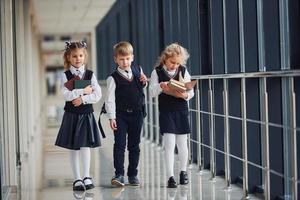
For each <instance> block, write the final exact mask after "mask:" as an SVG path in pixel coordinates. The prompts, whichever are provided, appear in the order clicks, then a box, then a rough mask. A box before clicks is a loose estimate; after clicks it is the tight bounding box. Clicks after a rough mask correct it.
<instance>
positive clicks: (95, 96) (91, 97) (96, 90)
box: [81, 74, 102, 104]
mask: <svg viewBox="0 0 300 200" xmlns="http://www.w3.org/2000/svg"><path fill="white" fill-rule="evenodd" d="M91 85H92V88H93V92H92V93H91V94H88V95H84V96H82V97H81V99H82V102H83V104H92V103H97V102H98V101H99V100H100V99H101V96H102V93H101V88H100V85H99V84H98V81H97V79H96V76H95V74H93V76H92V79H91Z"/></svg>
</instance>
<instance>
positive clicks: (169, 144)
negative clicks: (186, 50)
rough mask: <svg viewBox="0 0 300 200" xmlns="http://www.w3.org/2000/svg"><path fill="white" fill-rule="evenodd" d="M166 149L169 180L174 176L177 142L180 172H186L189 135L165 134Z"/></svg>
mask: <svg viewBox="0 0 300 200" xmlns="http://www.w3.org/2000/svg"><path fill="white" fill-rule="evenodd" d="M163 140H164V147H165V158H166V169H167V176H168V178H169V177H171V176H174V150H175V142H176V145H177V149H178V157H179V163H180V166H179V169H180V171H186V166H187V161H188V146H187V134H183V135H176V134H172V133H164V137H163Z"/></svg>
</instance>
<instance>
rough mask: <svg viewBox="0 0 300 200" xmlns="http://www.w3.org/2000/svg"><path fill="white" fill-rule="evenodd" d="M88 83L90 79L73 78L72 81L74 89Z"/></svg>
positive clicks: (83, 86)
mask: <svg viewBox="0 0 300 200" xmlns="http://www.w3.org/2000/svg"><path fill="white" fill-rule="evenodd" d="M88 85H91V80H75V81H74V89H83V88H85V87H86V86H88Z"/></svg>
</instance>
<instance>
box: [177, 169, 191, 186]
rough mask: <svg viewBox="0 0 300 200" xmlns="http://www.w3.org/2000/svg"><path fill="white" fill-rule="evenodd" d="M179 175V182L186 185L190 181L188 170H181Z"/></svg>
mask: <svg viewBox="0 0 300 200" xmlns="http://www.w3.org/2000/svg"><path fill="white" fill-rule="evenodd" d="M179 177H180V179H179V182H180V184H181V185H186V184H188V183H189V177H188V174H187V172H186V171H181V172H180V175H179Z"/></svg>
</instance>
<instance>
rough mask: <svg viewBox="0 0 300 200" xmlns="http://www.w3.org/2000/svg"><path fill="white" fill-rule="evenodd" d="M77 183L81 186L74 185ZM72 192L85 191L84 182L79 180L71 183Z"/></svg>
mask: <svg viewBox="0 0 300 200" xmlns="http://www.w3.org/2000/svg"><path fill="white" fill-rule="evenodd" d="M77 182H81V183H82V184H81V185H75V184H76V183H77ZM73 190H74V191H85V186H84V182H83V181H82V180H80V179H78V180H76V181H74V183H73Z"/></svg>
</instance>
